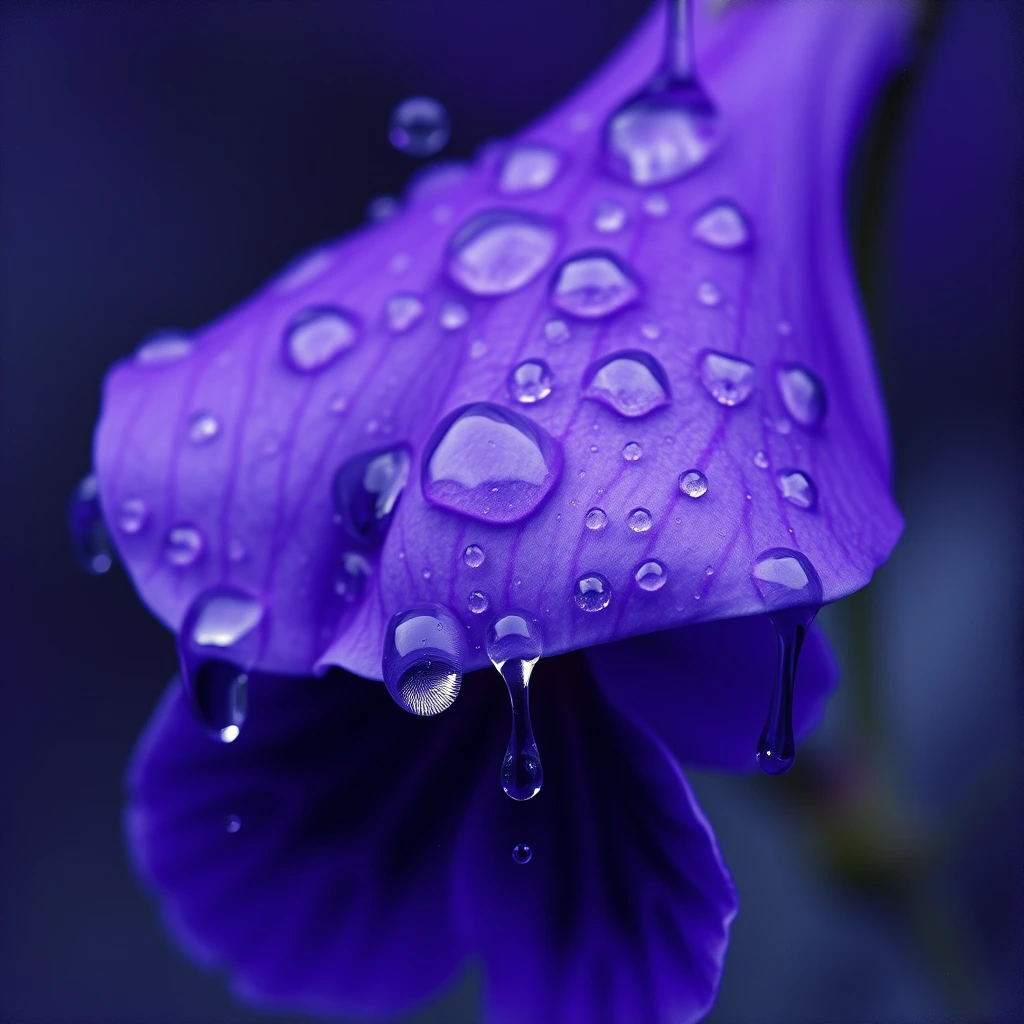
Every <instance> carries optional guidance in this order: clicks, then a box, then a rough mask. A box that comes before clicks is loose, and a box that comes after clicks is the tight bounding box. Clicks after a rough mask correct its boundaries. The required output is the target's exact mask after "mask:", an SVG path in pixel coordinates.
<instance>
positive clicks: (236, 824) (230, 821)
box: [224, 814, 242, 832]
mask: <svg viewBox="0 0 1024 1024" xmlns="http://www.w3.org/2000/svg"><path fill="white" fill-rule="evenodd" d="M241 827H242V819H241V818H240V817H239V816H238V815H237V814H229V815H228V816H227V817H226V818H225V819H224V831H225V832H237V831H238V830H239V829H240V828H241Z"/></svg>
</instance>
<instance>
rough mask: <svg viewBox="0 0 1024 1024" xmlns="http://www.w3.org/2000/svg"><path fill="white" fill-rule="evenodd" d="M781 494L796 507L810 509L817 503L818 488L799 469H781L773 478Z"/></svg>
mask: <svg viewBox="0 0 1024 1024" xmlns="http://www.w3.org/2000/svg"><path fill="white" fill-rule="evenodd" d="M775 479H776V482H777V483H778V485H779V491H780V492H781V493H782V496H783V497H784V498H785V499H786V501H788V502H789V503H790V504H792V505H796V507H797V508H806V509H812V508H814V507H815V506H816V505H817V504H818V488H817V487H816V486H815V485H814V481H813V480H812V479H811V478H810V477H809V476H808V475H807V474H806V473H803V472H801V471H800V470H799V469H783V470H780V471H779V474H778V476H777V477H776V478H775Z"/></svg>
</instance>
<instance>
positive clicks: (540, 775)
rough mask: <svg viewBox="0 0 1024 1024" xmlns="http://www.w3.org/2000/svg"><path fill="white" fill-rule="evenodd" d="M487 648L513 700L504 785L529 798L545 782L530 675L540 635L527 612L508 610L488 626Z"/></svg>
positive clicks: (519, 797) (538, 653)
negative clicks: (535, 731)
mask: <svg viewBox="0 0 1024 1024" xmlns="http://www.w3.org/2000/svg"><path fill="white" fill-rule="evenodd" d="M486 648H487V656H488V657H489V658H490V659H491V663H492V664H493V665H494V667H495V668H496V669H497V670H498V671H499V672H500V673H501V677H502V679H504V680H505V685H506V686H507V687H508V695H509V698H510V700H511V702H512V735H511V736H510V738H509V741H508V748H507V750H506V751H505V757H504V759H503V761H502V765H501V786H502V789H504V790H505V792H506V793H507V794H508V795H509V796H510V797H512V799H513V800H529V799H530V798H531V797H533V796H536V795H537V794H538V793H539V792H540V788H541V785H542V784H543V782H544V769H543V767H542V766H541V761H540V753H539V752H538V750H537V743H536V741H535V740H534V738H533V724H532V723H531V721H530V675H531V674H532V672H533V669H534V666H535V665H536V664H537V662H538V661H539V660H540V656H541V653H542V652H541V640H540V634H539V633H538V631H537V627H536V626H535V625H534V623H533V621H532V620H531V619H530V617H529V616H528V615H527V614H526V613H525V612H519V611H513V612H506V613H505V614H504V615H500V616H499V617H498V618H497V619H495V620H494V621H493V622H492V623H491V624H490V625H489V626H488V627H487V637H486Z"/></svg>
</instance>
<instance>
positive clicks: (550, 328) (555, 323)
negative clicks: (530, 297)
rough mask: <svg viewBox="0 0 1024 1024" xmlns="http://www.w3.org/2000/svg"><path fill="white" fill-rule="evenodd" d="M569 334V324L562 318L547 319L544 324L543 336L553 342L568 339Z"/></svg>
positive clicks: (556, 342) (557, 342)
mask: <svg viewBox="0 0 1024 1024" xmlns="http://www.w3.org/2000/svg"><path fill="white" fill-rule="evenodd" d="M569 336H570V331H569V325H568V324H567V323H566V322H565V321H564V320H559V319H557V318H556V319H554V320H549V321H548V322H547V323H546V324H545V325H544V337H545V338H547V340H548V341H550V342H553V343H554V344H559V343H560V342H563V341H568V340H569Z"/></svg>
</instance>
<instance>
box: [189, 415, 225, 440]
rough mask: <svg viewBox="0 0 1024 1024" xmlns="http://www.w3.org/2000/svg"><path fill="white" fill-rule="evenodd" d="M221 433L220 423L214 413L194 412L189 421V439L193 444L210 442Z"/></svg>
mask: <svg viewBox="0 0 1024 1024" xmlns="http://www.w3.org/2000/svg"><path fill="white" fill-rule="evenodd" d="M219 433H220V423H219V422H218V420H217V417H216V416H214V415H213V414H212V413H208V412H197V413H193V414H192V416H191V417H190V419H189V421H188V439H189V440H190V441H191V442H192V443H193V444H208V443H209V442H210V441H212V440H213V439H214V438H215V437H216V436H217V435H218V434H219Z"/></svg>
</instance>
